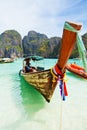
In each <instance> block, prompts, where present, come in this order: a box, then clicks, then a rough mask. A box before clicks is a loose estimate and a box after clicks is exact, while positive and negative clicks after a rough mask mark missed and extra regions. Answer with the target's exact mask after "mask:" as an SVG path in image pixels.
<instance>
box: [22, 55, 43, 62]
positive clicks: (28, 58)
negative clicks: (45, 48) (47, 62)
mask: <svg viewBox="0 0 87 130" xmlns="http://www.w3.org/2000/svg"><path fill="white" fill-rule="evenodd" d="M30 59H32V60H33V61H39V60H43V59H44V58H43V57H41V56H36V55H35V56H28V57H26V58H25V59H24V61H26V60H30Z"/></svg>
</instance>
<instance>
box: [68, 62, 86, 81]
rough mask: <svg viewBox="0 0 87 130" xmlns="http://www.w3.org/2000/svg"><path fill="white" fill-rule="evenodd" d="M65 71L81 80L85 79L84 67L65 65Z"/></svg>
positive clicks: (74, 64) (73, 64)
mask: <svg viewBox="0 0 87 130" xmlns="http://www.w3.org/2000/svg"><path fill="white" fill-rule="evenodd" d="M66 69H67V70H68V71H70V72H72V73H74V74H76V75H77V76H79V77H81V78H84V79H87V73H86V72H85V69H84V67H81V66H79V65H77V64H76V63H72V64H67V65H66Z"/></svg>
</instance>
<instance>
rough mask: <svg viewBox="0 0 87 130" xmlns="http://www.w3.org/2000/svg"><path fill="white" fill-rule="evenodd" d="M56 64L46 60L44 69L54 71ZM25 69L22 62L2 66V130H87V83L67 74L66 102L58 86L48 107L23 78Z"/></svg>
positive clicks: (0, 67)
mask: <svg viewBox="0 0 87 130" xmlns="http://www.w3.org/2000/svg"><path fill="white" fill-rule="evenodd" d="M56 61H57V60H56V59H45V61H44V65H45V67H46V68H50V67H52V66H54V64H55V63H56ZM75 61H76V62H77V63H78V64H81V61H79V60H75ZM69 62H73V60H69ZM41 64H42V63H41ZM21 68H22V59H18V60H16V61H15V62H14V63H9V64H0V130H87V80H84V79H81V78H79V77H77V76H75V75H73V74H71V73H69V72H67V78H68V81H67V88H68V93H69V96H68V97H67V98H66V101H64V102H63V101H61V97H60V93H59V87H58V86H57V88H56V90H55V92H54V95H53V97H52V100H51V102H50V103H47V102H46V101H45V99H44V98H43V97H42V96H41V95H40V94H39V93H38V92H37V91H36V90H35V89H33V88H32V87H31V86H29V85H28V84H27V83H26V82H25V81H24V80H23V79H21V78H20V77H19V70H20V69H21Z"/></svg>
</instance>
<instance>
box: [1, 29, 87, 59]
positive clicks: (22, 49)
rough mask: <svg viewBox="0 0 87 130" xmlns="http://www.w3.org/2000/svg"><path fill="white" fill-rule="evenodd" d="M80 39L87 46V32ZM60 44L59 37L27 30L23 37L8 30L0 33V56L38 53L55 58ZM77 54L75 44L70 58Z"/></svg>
mask: <svg viewBox="0 0 87 130" xmlns="http://www.w3.org/2000/svg"><path fill="white" fill-rule="evenodd" d="M82 40H83V42H84V45H85V47H86V48H87V34H84V35H83V36H82ZM60 46H61V38H60V37H51V38H48V37H47V36H46V35H45V34H41V33H37V32H35V31H29V32H28V34H27V36H24V38H23V39H22V38H21V35H20V34H19V33H18V32H17V31H15V30H8V31H5V32H4V33H2V34H1V35H0V57H21V56H22V55H23V56H27V55H40V56H43V57H51V58H57V57H58V55H59V51H60ZM78 56H79V53H78V49H77V46H75V47H74V50H73V52H72V55H71V56H70V58H75V57H78Z"/></svg>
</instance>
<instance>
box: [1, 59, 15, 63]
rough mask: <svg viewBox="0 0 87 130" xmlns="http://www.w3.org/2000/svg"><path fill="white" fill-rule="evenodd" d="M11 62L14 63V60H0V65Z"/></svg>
mask: <svg viewBox="0 0 87 130" xmlns="http://www.w3.org/2000/svg"><path fill="white" fill-rule="evenodd" d="M13 61H14V59H11V58H0V64H1V63H11V62H13Z"/></svg>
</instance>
